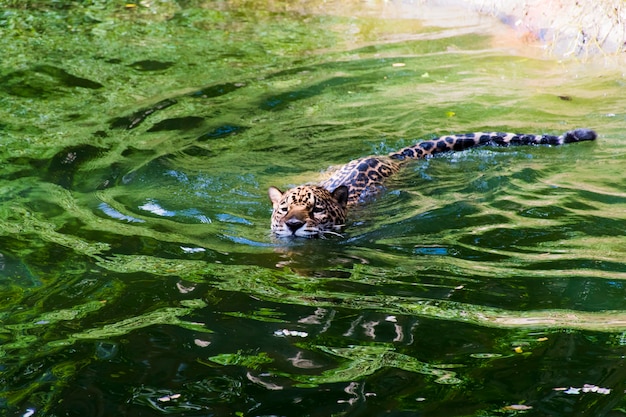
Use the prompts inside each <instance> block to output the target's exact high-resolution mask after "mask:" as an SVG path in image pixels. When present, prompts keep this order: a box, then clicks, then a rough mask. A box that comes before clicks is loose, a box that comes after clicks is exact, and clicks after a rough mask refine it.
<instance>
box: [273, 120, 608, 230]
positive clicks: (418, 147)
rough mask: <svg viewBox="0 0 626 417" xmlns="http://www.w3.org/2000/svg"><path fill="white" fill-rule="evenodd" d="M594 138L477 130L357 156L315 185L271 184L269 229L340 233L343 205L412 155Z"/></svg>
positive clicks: (374, 189)
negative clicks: (284, 186) (282, 187)
mask: <svg viewBox="0 0 626 417" xmlns="http://www.w3.org/2000/svg"><path fill="white" fill-rule="evenodd" d="M595 139H596V133H595V132H594V131H593V130H589V129H577V130H571V131H569V132H566V133H564V134H563V135H561V136H553V135H526V134H515V133H498V132H490V133H482V132H479V133H467V134H463V135H453V136H442V137H440V138H438V139H434V140H427V141H423V142H419V143H417V144H415V145H413V146H409V147H406V148H403V149H400V150H399V151H397V152H392V153H390V154H389V155H386V156H384V155H383V156H367V157H365V158H360V159H355V160H353V161H350V162H348V163H347V164H345V165H343V166H342V167H340V168H339V169H338V170H337V171H335V172H334V173H333V174H332V176H331V177H330V178H328V179H327V180H325V181H323V182H322V183H320V184H319V185H301V186H298V187H295V188H292V189H290V190H287V191H286V192H284V193H283V192H282V191H280V190H279V189H278V188H275V187H270V189H269V196H270V200H271V201H272V204H273V207H274V210H273V212H272V232H273V233H274V235H276V236H278V237H288V236H298V237H323V236H324V235H325V234H338V232H339V231H340V230H341V228H342V227H343V226H344V224H345V221H346V213H347V208H348V207H349V206H351V205H355V204H357V203H359V202H362V201H364V200H366V199H368V198H371V197H372V196H374V195H376V194H377V193H378V192H379V191H380V189H381V188H382V186H383V183H384V181H385V179H386V178H388V177H390V176H392V175H393V174H395V173H397V172H398V171H399V170H400V168H401V167H402V165H404V164H405V163H407V162H408V161H411V160H416V159H422V158H428V157H431V156H433V155H436V154H439V153H443V152H451V151H462V150H465V149H469V148H472V147H476V146H510V145H563V144H566V143H573V142H582V141H587V140H595Z"/></svg>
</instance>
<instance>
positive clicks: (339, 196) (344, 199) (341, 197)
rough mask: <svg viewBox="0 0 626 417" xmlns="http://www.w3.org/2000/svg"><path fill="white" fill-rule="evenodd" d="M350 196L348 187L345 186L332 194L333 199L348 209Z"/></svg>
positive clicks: (341, 186) (336, 189)
mask: <svg viewBox="0 0 626 417" xmlns="http://www.w3.org/2000/svg"><path fill="white" fill-rule="evenodd" d="M348 194H349V192H348V187H346V186H345V185H340V186H339V187H337V188H335V190H334V191H333V192H332V195H333V198H334V199H335V200H336V201H337V203H339V205H340V206H341V207H343V208H346V206H347V205H348Z"/></svg>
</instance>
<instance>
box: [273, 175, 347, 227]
mask: <svg viewBox="0 0 626 417" xmlns="http://www.w3.org/2000/svg"><path fill="white" fill-rule="evenodd" d="M269 196H270V200H271V201H272V205H273V206H274V211H273V212H272V233H273V234H274V235H275V236H277V237H292V236H297V237H308V238H313V237H324V235H325V234H338V232H339V231H340V230H341V228H342V227H343V226H344V223H345V222H346V207H347V205H348V187H346V186H345V185H342V186H340V187H337V188H336V189H335V190H334V191H333V192H330V191H328V190H327V189H325V188H323V187H319V186H317V185H301V186H299V187H295V188H292V189H290V190H287V191H285V192H282V191H280V190H279V189H278V188H276V187H270V189H269Z"/></svg>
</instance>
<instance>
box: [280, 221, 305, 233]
mask: <svg viewBox="0 0 626 417" xmlns="http://www.w3.org/2000/svg"><path fill="white" fill-rule="evenodd" d="M285 225H286V226H287V227H288V228H289V230H291V233H295V232H296V230H298V229H299V228H301V227H302V226H304V222H303V221H302V220H298V219H296V218H295V217H292V218H291V219H289V220H287V221H286V222H285Z"/></svg>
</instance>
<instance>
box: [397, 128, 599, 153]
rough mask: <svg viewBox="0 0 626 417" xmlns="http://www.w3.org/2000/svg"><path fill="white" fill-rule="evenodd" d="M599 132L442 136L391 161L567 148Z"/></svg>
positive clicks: (403, 150)
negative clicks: (479, 150) (496, 149)
mask: <svg viewBox="0 0 626 417" xmlns="http://www.w3.org/2000/svg"><path fill="white" fill-rule="evenodd" d="M596 138H597V134H596V132H594V131H593V130H591V129H575V130H570V131H568V132H565V133H564V134H562V135H561V136H554V135H527V134H519V133H500V132H487V133H483V132H477V133H466V134H462V135H450V136H442V137H440V138H438V139H433V140H426V141H423V142H419V143H417V144H415V145H413V146H409V147H406V148H403V149H400V150H399V151H397V152H392V153H390V154H389V157H390V158H392V159H396V160H400V161H402V160H405V159H421V158H427V157H429V156H432V155H435V154H439V153H443V152H451V151H463V150H465V149H469V148H474V147H477V146H514V145H563V144H565V143H573V142H582V141H586V140H595V139H596Z"/></svg>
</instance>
